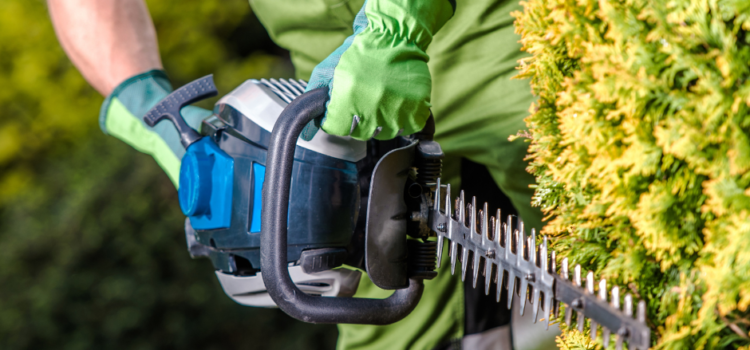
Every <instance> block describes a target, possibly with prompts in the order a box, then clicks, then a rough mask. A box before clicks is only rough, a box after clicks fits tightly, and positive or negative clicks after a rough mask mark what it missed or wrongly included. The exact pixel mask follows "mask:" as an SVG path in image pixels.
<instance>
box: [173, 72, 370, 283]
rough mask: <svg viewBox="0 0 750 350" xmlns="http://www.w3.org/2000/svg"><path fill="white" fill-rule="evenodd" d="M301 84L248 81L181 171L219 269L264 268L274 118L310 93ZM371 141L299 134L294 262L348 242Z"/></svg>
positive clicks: (200, 236) (183, 192)
mask: <svg viewBox="0 0 750 350" xmlns="http://www.w3.org/2000/svg"><path fill="white" fill-rule="evenodd" d="M302 90H303V88H302V86H300V84H299V83H297V82H286V81H282V82H277V81H272V82H269V81H265V80H264V81H257V80H248V81H247V82H245V83H244V84H243V85H241V86H240V87H238V88H237V89H235V90H234V91H232V92H231V93H230V94H228V95H226V96H225V97H223V98H222V99H221V100H219V102H218V103H217V104H216V106H215V108H214V115H213V116H212V117H210V118H208V119H207V120H205V121H204V122H203V125H202V128H201V134H202V135H204V137H203V138H202V139H200V140H199V141H197V142H195V143H193V144H191V145H190V146H189V147H188V149H187V153H186V155H185V157H184V158H183V162H182V168H181V170H180V189H179V197H180V206H181V208H182V210H183V212H184V213H185V215H187V216H188V217H189V224H190V225H191V226H192V229H193V230H194V232H195V233H194V235H195V239H196V241H197V243H198V244H200V245H203V246H205V248H208V249H204V251H205V252H206V254H207V255H208V256H209V257H210V259H211V260H212V262H213V265H214V267H215V268H216V269H217V270H220V271H223V272H225V273H232V274H240V275H243V274H254V273H255V272H256V271H257V270H259V269H260V268H259V267H260V228H261V227H262V224H263V223H262V222H261V216H260V211H261V205H262V201H261V193H262V190H263V189H262V187H263V179H264V176H265V166H266V152H267V149H268V145H269V141H270V138H271V131H272V128H273V123H275V121H276V118H278V116H279V114H280V113H281V111H282V110H283V108H284V107H285V106H286V105H287V104H288V102H290V101H291V99H293V98H294V97H295V96H296V95H298V94H301V93H302V92H303V91H302ZM365 154H366V144H365V143H364V142H359V141H355V140H350V139H346V138H339V137H335V136H330V135H327V134H325V133H323V132H319V133H317V134H316V135H315V137H314V138H313V140H311V141H309V142H306V141H303V140H299V141H298V143H297V148H296V150H295V155H294V165H293V170H292V184H291V194H290V205H289V213H288V250H287V251H288V260H289V262H290V263H295V262H297V261H298V260H299V259H300V255H301V253H302V251H303V250H308V249H315V248H337V247H338V248H345V247H347V245H349V244H350V242H351V240H352V234H353V233H354V231H355V226H356V225H357V219H358V215H359V212H360V188H359V177H358V170H357V162H358V161H359V160H360V159H362V158H364V157H365Z"/></svg>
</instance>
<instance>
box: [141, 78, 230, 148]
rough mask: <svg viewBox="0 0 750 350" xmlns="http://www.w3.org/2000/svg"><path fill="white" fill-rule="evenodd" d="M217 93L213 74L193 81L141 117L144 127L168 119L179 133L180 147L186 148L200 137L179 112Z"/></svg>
mask: <svg viewBox="0 0 750 350" xmlns="http://www.w3.org/2000/svg"><path fill="white" fill-rule="evenodd" d="M217 93H218V91H217V90H216V86H215V85H214V76H213V74H210V75H207V76H205V77H203V78H200V79H197V80H193V81H192V82H190V83H188V84H187V85H185V86H183V87H181V88H179V89H177V90H175V91H173V92H172V93H171V94H169V96H167V97H165V98H164V99H163V100H161V101H160V102H159V103H158V104H156V106H154V107H153V108H151V110H150V111H148V113H146V115H145V116H144V117H143V121H144V122H146V125H148V126H151V127H153V126H154V125H156V123H158V122H160V121H162V120H163V119H169V120H170V121H171V122H172V124H174V127H175V128H176V129H177V132H179V133H180V142H181V143H182V146H183V147H185V148H187V147H188V146H190V145H191V144H192V143H193V142H195V141H198V140H199V139H200V138H201V136H200V135H198V133H197V132H196V131H195V130H193V128H191V127H189V126H188V125H187V123H185V120H184V119H182V115H181V114H180V110H181V109H182V107H185V106H187V105H189V104H191V103H194V102H198V101H200V100H202V99H204V98H208V97H211V96H216V94H217Z"/></svg>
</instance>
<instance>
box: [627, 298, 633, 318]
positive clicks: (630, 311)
mask: <svg viewBox="0 0 750 350" xmlns="http://www.w3.org/2000/svg"><path fill="white" fill-rule="evenodd" d="M625 315H627V316H631V317H632V316H633V296H632V295H630V293H628V294H625Z"/></svg>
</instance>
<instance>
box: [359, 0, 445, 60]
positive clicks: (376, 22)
mask: <svg viewBox="0 0 750 350" xmlns="http://www.w3.org/2000/svg"><path fill="white" fill-rule="evenodd" d="M455 7H456V5H455V1H449V0H367V1H366V2H365V4H364V6H363V8H362V9H363V10H364V15H365V17H366V18H367V20H366V21H367V26H368V28H367V29H366V30H372V31H375V32H381V33H384V34H386V35H388V36H390V37H392V38H393V39H394V40H395V41H407V42H410V43H414V44H415V45H417V46H418V47H419V48H420V49H422V51H427V47H428V46H429V45H430V43H431V42H432V37H433V36H434V35H435V34H436V33H437V32H438V31H439V30H440V28H442V27H443V25H445V23H446V22H448V20H449V19H450V18H451V17H452V16H453V12H454V11H455ZM355 31H356V28H355Z"/></svg>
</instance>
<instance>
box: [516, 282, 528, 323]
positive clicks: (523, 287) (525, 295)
mask: <svg viewBox="0 0 750 350" xmlns="http://www.w3.org/2000/svg"><path fill="white" fill-rule="evenodd" d="M527 277H528V276H523V277H521V290H520V295H519V297H518V302H519V303H520V304H521V307H520V309H519V310H518V311H519V313H520V314H521V316H523V311H524V309H525V308H526V299H528V298H529V297H528V291H527V289H528V288H529V280H528V279H527Z"/></svg>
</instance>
